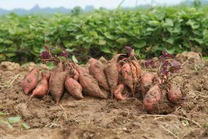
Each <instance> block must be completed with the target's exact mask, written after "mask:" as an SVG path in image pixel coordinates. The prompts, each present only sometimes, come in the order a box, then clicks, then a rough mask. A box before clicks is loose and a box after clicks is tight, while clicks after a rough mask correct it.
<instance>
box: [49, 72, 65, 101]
mask: <svg viewBox="0 0 208 139" xmlns="http://www.w3.org/2000/svg"><path fill="white" fill-rule="evenodd" d="M67 74H68V72H67V71H63V72H55V73H54V75H53V78H52V79H51V84H50V87H49V89H50V90H49V92H50V94H51V95H52V97H53V99H54V101H55V102H56V103H59V102H60V100H61V98H62V96H63V93H64V83H65V79H66V76H67Z"/></svg>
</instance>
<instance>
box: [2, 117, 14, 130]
mask: <svg viewBox="0 0 208 139" xmlns="http://www.w3.org/2000/svg"><path fill="white" fill-rule="evenodd" d="M0 123H3V124H6V125H7V127H8V128H10V129H13V126H12V125H11V124H10V123H9V122H7V121H4V120H2V119H0Z"/></svg>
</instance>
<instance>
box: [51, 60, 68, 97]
mask: <svg viewBox="0 0 208 139" xmlns="http://www.w3.org/2000/svg"><path fill="white" fill-rule="evenodd" d="M63 70H64V67H63V63H62V61H60V62H59V63H58V65H57V67H56V68H54V69H53V70H52V71H51V73H50V78H49V91H50V90H51V86H52V80H53V79H54V75H55V73H56V72H57V73H60V72H63ZM49 91H48V93H49Z"/></svg>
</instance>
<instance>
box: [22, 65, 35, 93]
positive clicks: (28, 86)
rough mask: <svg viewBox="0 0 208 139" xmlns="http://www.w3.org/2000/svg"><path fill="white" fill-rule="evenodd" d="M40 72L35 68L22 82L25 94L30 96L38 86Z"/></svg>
mask: <svg viewBox="0 0 208 139" xmlns="http://www.w3.org/2000/svg"><path fill="white" fill-rule="evenodd" d="M38 78H39V70H38V68H36V67H35V68H33V69H32V70H31V72H30V73H29V74H27V75H26V76H25V77H24V79H23V80H22V82H21V87H22V89H23V92H24V93H25V94H26V95H28V94H29V93H30V92H31V91H32V90H33V89H34V88H35V87H36V85H37V84H38Z"/></svg>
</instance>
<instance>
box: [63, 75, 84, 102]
mask: <svg viewBox="0 0 208 139" xmlns="http://www.w3.org/2000/svg"><path fill="white" fill-rule="evenodd" d="M65 88H66V90H67V91H68V93H69V94H70V95H71V96H72V97H74V98H77V99H82V98H84V97H83V95H82V86H81V85H80V84H79V83H78V82H77V81H76V80H75V79H73V78H70V77H69V76H67V77H66V80H65Z"/></svg>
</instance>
